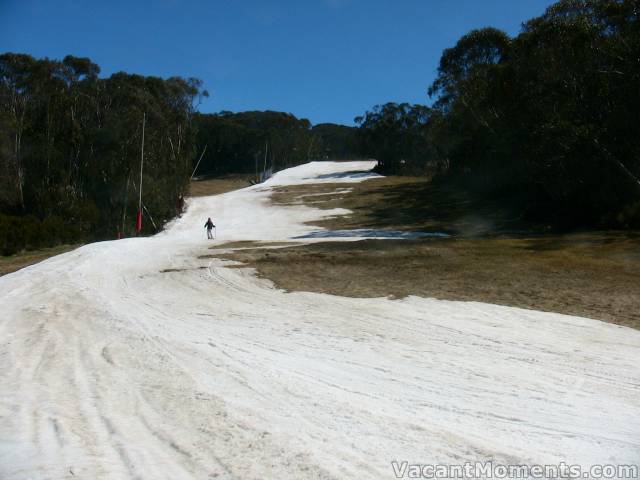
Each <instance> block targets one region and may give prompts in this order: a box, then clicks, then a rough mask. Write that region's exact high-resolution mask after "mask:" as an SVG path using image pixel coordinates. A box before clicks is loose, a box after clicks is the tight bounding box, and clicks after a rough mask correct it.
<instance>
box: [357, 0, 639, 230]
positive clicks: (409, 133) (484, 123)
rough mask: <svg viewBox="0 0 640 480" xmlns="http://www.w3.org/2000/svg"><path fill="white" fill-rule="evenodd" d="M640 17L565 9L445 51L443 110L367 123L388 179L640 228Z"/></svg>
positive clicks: (549, 216) (605, 8) (434, 93)
mask: <svg viewBox="0 0 640 480" xmlns="http://www.w3.org/2000/svg"><path fill="white" fill-rule="evenodd" d="M639 14H640V6H639V4H638V2H637V1H634V0H562V1H560V2H558V3H556V4H554V5H553V6H551V7H550V8H548V9H547V11H546V12H545V14H544V15H542V16H540V17H538V18H534V19H532V20H530V21H528V22H526V23H525V24H524V25H523V28H522V31H521V33H520V34H519V35H518V36H517V37H515V38H510V37H509V36H508V35H507V34H505V33H504V32H502V31H499V30H496V29H494V28H485V29H482V30H474V31H472V32H470V33H468V34H467V35H464V36H463V37H462V38H461V39H460V40H459V41H458V42H457V44H456V45H455V46H453V47H452V48H450V49H447V50H445V51H444V52H443V55H442V58H441V60H440V65H439V68H438V75H437V78H436V80H435V81H434V82H433V84H432V85H431V86H430V88H429V91H428V93H429V95H430V96H431V97H432V98H433V99H434V104H433V105H432V106H431V107H428V106H424V105H408V104H393V103H391V104H386V105H382V106H377V107H375V108H374V109H373V110H372V111H370V112H367V113H366V114H365V115H363V116H362V117H359V118H357V119H356V122H357V123H358V124H359V126H360V134H361V135H360V138H361V140H362V142H363V144H362V149H363V151H364V152H365V153H367V154H368V155H370V156H371V157H373V158H377V159H378V160H379V161H380V166H379V168H380V169H381V170H382V171H384V172H386V173H404V172H409V173H424V174H429V175H433V174H435V175H437V176H439V178H440V179H441V180H443V181H448V182H457V184H459V185H460V187H461V188H468V189H473V190H475V191H477V192H480V193H482V194H484V195H492V196H496V197H502V198H504V199H505V201H510V202H519V203H520V204H521V206H522V211H523V214H524V215H526V216H530V217H538V218H544V219H545V220H549V221H550V222H555V223H556V224H557V225H560V226H563V227H567V228H570V227H615V228H627V227H636V228H637V227H639V226H640V180H639V178H640V121H638V112H639V111H640V22H639Z"/></svg>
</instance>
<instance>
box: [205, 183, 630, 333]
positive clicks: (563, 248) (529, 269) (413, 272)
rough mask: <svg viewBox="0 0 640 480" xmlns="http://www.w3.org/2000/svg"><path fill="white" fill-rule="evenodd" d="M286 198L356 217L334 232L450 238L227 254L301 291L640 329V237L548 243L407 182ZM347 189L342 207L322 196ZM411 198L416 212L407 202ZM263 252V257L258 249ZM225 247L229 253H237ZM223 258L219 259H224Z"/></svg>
mask: <svg viewBox="0 0 640 480" xmlns="http://www.w3.org/2000/svg"><path fill="white" fill-rule="evenodd" d="M348 188H353V190H352V191H351V192H345V190H344V189H345V185H344V184H340V185H338V184H336V185H327V184H325V185H302V186H294V187H285V188H282V189H280V190H278V192H277V193H275V194H274V196H273V201H274V202H277V203H283V204H291V203H299V202H304V203H308V204H310V205H312V206H314V207H318V208H334V207H338V206H339V207H346V208H349V209H351V210H352V211H353V214H352V215H349V216H345V217H337V218H333V219H329V220H326V221H324V222H321V225H322V226H323V227H325V228H330V229H349V228H390V229H396V230H426V231H448V232H451V233H452V234H453V235H454V236H453V237H451V238H444V239H437V238H431V239H422V240H365V241H360V242H322V243H315V244H305V245H298V246H291V247H285V248H281V247H280V248H268V247H266V246H265V245H259V246H260V248H253V249H252V248H250V247H251V245H250V244H247V243H245V244H243V245H242V247H243V249H242V250H236V251H234V252H231V253H229V252H225V253H224V254H222V253H220V254H219V255H223V256H224V257H225V258H229V259H233V260H237V261H241V262H243V263H245V264H248V265H250V266H252V267H255V268H256V269H257V270H258V273H259V275H261V276H263V277H266V278H269V279H270V280H272V281H273V282H274V283H275V284H276V285H277V286H278V287H280V288H283V289H286V290H290V291H312V292H324V293H331V294H336V295H346V296H358V297H370V296H390V297H404V296H407V295H420V296H425V297H435V298H440V299H447V300H465V301H482V302H489V303H496V304H501V305H509V306H516V307H522V308H533V309H536V310H545V311H553V312H559V313H565V314H572V315H580V316H586V317H591V318H596V319H600V320H605V321H609V322H613V323H618V324H621V325H628V326H631V327H634V328H640V235H639V234H638V233H616V232H595V233H568V234H550V233H540V232H541V231H543V230H544V228H545V227H544V226H543V225H531V224H526V223H524V222H522V221H521V220H520V219H519V218H517V217H514V216H512V215H510V212H508V211H506V210H504V209H499V208H496V207H495V206H493V205H491V204H481V203H478V202H475V201H474V200H473V199H470V198H465V197H464V196H462V195H461V194H459V193H453V192H450V191H444V190H442V189H441V188H440V187H437V186H433V185H431V184H430V183H429V182H428V181H426V180H423V179H416V178H408V177H404V178H403V177H396V178H381V179H376V180H370V181H367V182H363V183H361V184H355V185H353V186H351V185H349V186H348ZM336 189H340V190H339V192H340V193H338V194H336V195H317V194H318V193H327V192H331V191H336ZM407 198H411V199H412V201H410V202H403V199H407ZM255 246H257V245H254V247H255ZM222 247H227V248H230V247H232V246H230V245H223V246H222ZM218 248H220V247H218Z"/></svg>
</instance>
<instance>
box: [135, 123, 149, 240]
mask: <svg viewBox="0 0 640 480" xmlns="http://www.w3.org/2000/svg"><path fill="white" fill-rule="evenodd" d="M146 121H147V113H146V112H143V113H142V146H141V148H140V189H139V192H138V193H139V197H138V217H137V218H136V232H138V234H139V233H140V232H141V231H142V168H143V167H144V127H145V124H146Z"/></svg>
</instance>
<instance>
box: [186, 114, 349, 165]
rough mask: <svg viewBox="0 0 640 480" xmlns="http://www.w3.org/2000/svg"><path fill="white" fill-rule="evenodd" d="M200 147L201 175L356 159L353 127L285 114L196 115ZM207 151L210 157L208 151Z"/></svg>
mask: <svg viewBox="0 0 640 480" xmlns="http://www.w3.org/2000/svg"><path fill="white" fill-rule="evenodd" d="M195 124H196V126H197V130H198V134H197V143H198V147H199V150H200V151H201V152H204V155H203V157H202V161H201V163H200V165H199V166H198V170H197V173H198V175H221V174H226V173H253V174H254V176H255V175H256V174H259V173H260V172H262V171H263V170H266V169H272V171H274V172H275V171H278V170H282V169H283V168H288V167H291V166H294V165H299V164H301V163H305V162H308V161H311V160H330V159H346V158H353V157H355V156H358V154H357V148H358V146H359V144H358V139H357V131H356V129H355V128H354V127H346V126H344V125H336V124H331V123H323V124H319V125H315V126H313V127H312V126H311V123H310V122H309V120H307V119H298V118H296V117H295V116H293V115H291V114H290V113H283V112H272V111H266V112H257V111H253V112H240V113H232V112H221V113H217V114H197V115H196V117H195ZM205 147H206V151H205V150H204V149H205Z"/></svg>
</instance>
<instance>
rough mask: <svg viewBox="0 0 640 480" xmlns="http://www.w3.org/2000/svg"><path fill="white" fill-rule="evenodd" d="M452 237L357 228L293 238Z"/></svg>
mask: <svg viewBox="0 0 640 480" xmlns="http://www.w3.org/2000/svg"><path fill="white" fill-rule="evenodd" d="M450 236H451V235H449V234H447V233H443V232H402V231H400V230H373V229H369V228H356V229H353V230H316V231H314V232H311V233H307V234H305V235H299V236H297V237H293V238H296V239H297V238H345V237H362V238H401V239H414V238H427V237H439V238H446V237H450Z"/></svg>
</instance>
